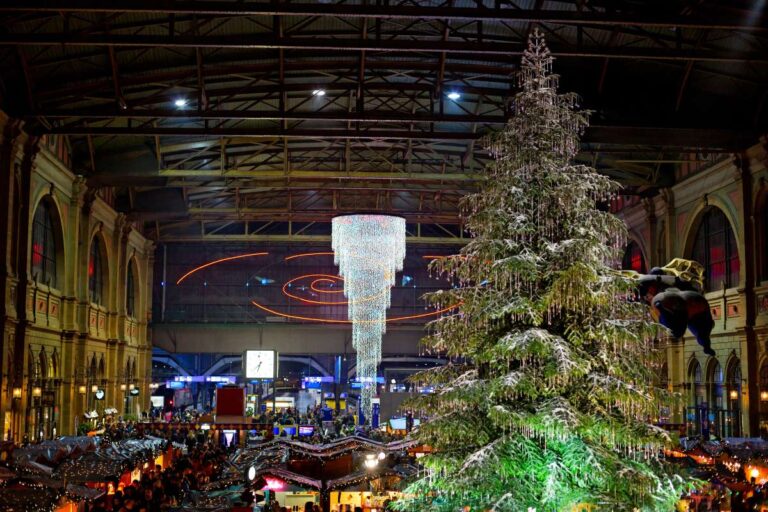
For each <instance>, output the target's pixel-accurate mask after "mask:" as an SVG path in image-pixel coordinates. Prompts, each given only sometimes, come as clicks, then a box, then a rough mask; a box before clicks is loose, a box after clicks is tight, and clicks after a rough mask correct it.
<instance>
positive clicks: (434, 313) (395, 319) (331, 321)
mask: <svg viewBox="0 0 768 512" xmlns="http://www.w3.org/2000/svg"><path fill="white" fill-rule="evenodd" d="M251 304H253V305H254V306H256V307H257V308H259V309H260V310H262V311H266V312H267V313H272V314H273V315H277V316H282V317H284V318H292V319H294V320H307V321H309V322H319V323H325V324H351V323H352V321H351V320H334V319H331V318H317V317H311V316H301V315H291V314H289V313H282V312H280V311H275V310H274V309H270V308H268V307H267V306H263V305H261V304H259V303H258V302H256V301H255V300H252V301H251ZM460 305H461V302H459V303H458V304H454V305H453V306H448V307H446V308H443V309H438V310H435V311H430V312H429V313H420V314H418V315H407V316H396V317H392V318H387V319H386V320H385V321H386V322H387V323H390V322H399V321H402V320H415V319H418V318H427V317H430V316H437V315H440V314H442V313H447V312H448V311H451V310H453V309H456V308H457V307H459V306H460ZM374 322H376V320H364V321H362V322H358V323H374Z"/></svg>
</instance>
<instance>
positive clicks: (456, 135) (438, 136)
mask: <svg viewBox="0 0 768 512" xmlns="http://www.w3.org/2000/svg"><path fill="white" fill-rule="evenodd" d="M39 131H40V132H42V133H51V134H59V135H143V136H217V137H242V138H246V137H250V138H265V139H274V138H276V137H284V138H301V139H312V138H316V139H321V140H328V139H402V140H408V139H414V140H415V139H424V140H454V141H468V140H474V139H478V138H481V137H482V136H483V133H474V132H458V131H416V130H413V131H408V130H375V129H374V130H344V129H339V130H336V129H300V128H299V129H295V128H289V129H287V130H284V129H281V128H273V129H253V128H240V127H235V128H188V127H154V126H139V127H132V128H117V127H110V126H63V127H50V128H47V127H39ZM759 136H760V133H759V132H758V131H757V130H751V129H743V128H737V129H729V128H677V127H648V126H610V125H608V126H606V125H593V126H590V127H589V128H587V129H586V131H585V132H584V136H583V137H582V142H584V143H587V144H592V143H594V144H615V145H626V146H644V145H648V146H660V147H668V148H697V149H707V150H712V151H714V150H723V151H730V150H736V149H743V148H745V147H749V146H751V145H753V144H754V143H755V141H756V140H758V138H759Z"/></svg>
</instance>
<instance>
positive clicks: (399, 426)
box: [389, 418, 421, 430]
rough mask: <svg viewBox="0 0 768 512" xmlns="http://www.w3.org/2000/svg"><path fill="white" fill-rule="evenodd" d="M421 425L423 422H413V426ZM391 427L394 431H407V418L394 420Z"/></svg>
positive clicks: (415, 420)
mask: <svg viewBox="0 0 768 512" xmlns="http://www.w3.org/2000/svg"><path fill="white" fill-rule="evenodd" d="M420 423H421V420H419V419H418V418H415V419H414V420H413V426H414V427H417V426H418V425H419V424H420ZM389 427H390V428H391V429H392V430H405V428H406V427H405V418H392V419H391V420H389Z"/></svg>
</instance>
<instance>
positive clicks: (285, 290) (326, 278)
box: [283, 274, 387, 306]
mask: <svg viewBox="0 0 768 512" xmlns="http://www.w3.org/2000/svg"><path fill="white" fill-rule="evenodd" d="M310 277H316V278H320V279H315V280H314V281H312V282H311V283H310V285H309V287H310V289H312V285H313V284H314V283H316V282H317V281H319V280H324V281H344V279H343V278H342V277H339V276H334V275H331V274H304V275H303V276H299V277H294V278H293V279H291V280H289V281H286V282H285V284H284V285H283V295H285V296H286V297H290V298H292V299H296V300H298V301H300V302H304V303H306V304H319V305H321V306H342V305H346V304H349V301H346V300H343V301H330V300H312V299H305V298H304V297H299V296H298V295H295V294H293V293H291V292H289V291H288V286H289V285H291V284H292V283H294V282H295V281H298V280H299V279H307V278H310ZM342 291H343V290H342ZM328 293H330V292H328ZM385 293H387V290H383V291H382V292H381V293H378V294H376V295H373V296H371V297H364V298H362V299H360V300H358V301H357V302H355V303H354V304H359V303H361V302H368V301H371V300H375V299H377V298H379V297H381V296H382V295H384V294H385Z"/></svg>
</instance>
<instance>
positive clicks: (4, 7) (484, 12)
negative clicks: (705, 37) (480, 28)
mask: <svg viewBox="0 0 768 512" xmlns="http://www.w3.org/2000/svg"><path fill="white" fill-rule="evenodd" d="M0 12H56V13H58V12H102V13H105V12H109V13H121V12H125V13H146V14H168V13H175V14H205V15H213V16H333V17H340V18H377V19H424V20H447V21H466V22H472V21H497V22H507V23H509V22H524V23H554V24H567V25H607V26H614V25H624V26H637V27H667V28H678V27H679V28H697V29H720V30H753V31H766V30H768V20H766V18H765V16H764V15H763V16H754V17H753V18H751V19H745V18H744V17H739V16H734V15H732V14H730V13H727V12H718V13H716V14H717V15H716V16H714V15H713V16H711V17H703V16H697V15H690V16H681V15H669V14H662V13H657V12H654V13H650V14H645V13H639V12H592V11H565V10H562V11H559V10H558V11H554V10H524V9H513V8H507V9H501V8H486V7H484V6H483V7H474V8H467V7H443V6H436V7H414V6H410V5H386V6H378V5H360V4H349V3H347V4H319V3H307V4H296V3H275V2H270V3H260V4H255V3H250V4H248V3H236V4H233V3H231V2H211V1H195V2H189V1H187V2H184V1H174V2H169V1H162V0H160V1H157V0H111V1H109V2H104V1H103V0H25V1H24V2H23V4H22V5H16V6H13V5H8V4H0ZM713 14H715V13H713Z"/></svg>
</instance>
